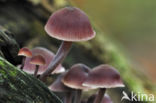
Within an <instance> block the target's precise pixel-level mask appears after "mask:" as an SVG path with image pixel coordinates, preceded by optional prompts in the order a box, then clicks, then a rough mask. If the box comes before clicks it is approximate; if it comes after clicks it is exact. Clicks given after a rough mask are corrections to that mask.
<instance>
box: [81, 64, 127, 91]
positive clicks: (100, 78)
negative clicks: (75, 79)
mask: <svg viewBox="0 0 156 103" xmlns="http://www.w3.org/2000/svg"><path fill="white" fill-rule="evenodd" d="M83 86H88V87H91V88H115V87H124V84H123V82H122V80H121V77H120V74H119V72H118V71H117V70H116V69H115V68H114V67H112V66H109V65H104V64H103V65H100V66H97V67H95V68H93V69H92V70H91V71H90V72H89V75H88V78H87V79H86V80H85V81H84V83H83Z"/></svg>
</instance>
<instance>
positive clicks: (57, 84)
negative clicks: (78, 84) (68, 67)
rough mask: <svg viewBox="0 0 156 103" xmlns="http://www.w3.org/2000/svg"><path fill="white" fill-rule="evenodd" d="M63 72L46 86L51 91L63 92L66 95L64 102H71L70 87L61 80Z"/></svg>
mask: <svg viewBox="0 0 156 103" xmlns="http://www.w3.org/2000/svg"><path fill="white" fill-rule="evenodd" d="M65 73H66V72H65ZM65 73H62V74H61V75H59V77H58V78H57V79H56V80H55V81H54V82H53V83H52V84H51V85H50V86H49V87H48V88H49V89H50V90H51V91H53V92H65V94H66V95H65V98H64V103H71V102H72V89H71V88H68V87H67V86H65V85H64V84H63V83H62V81H61V80H62V78H63V77H64V75H65Z"/></svg>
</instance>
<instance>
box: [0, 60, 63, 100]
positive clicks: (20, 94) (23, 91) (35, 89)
mask: <svg viewBox="0 0 156 103" xmlns="http://www.w3.org/2000/svg"><path fill="white" fill-rule="evenodd" d="M0 91H1V92H0V103H4V102H5V103H61V101H60V99H58V97H57V96H55V95H54V94H53V93H52V92H50V91H49V89H48V88H47V86H45V85H44V84H43V83H42V82H40V81H39V80H38V79H36V78H34V77H33V76H31V75H28V74H26V73H24V72H23V71H21V70H19V69H17V68H16V67H14V66H13V65H11V64H10V63H9V62H7V61H6V60H5V59H3V58H1V57H0Z"/></svg>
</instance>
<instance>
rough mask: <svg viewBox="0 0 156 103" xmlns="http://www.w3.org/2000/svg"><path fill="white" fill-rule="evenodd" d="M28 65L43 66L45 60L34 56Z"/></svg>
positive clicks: (39, 56)
mask: <svg viewBox="0 0 156 103" xmlns="http://www.w3.org/2000/svg"><path fill="white" fill-rule="evenodd" d="M30 63H31V64H34V65H45V59H44V58H43V57H42V56H41V55H35V56H33V57H32V58H31V59H30Z"/></svg>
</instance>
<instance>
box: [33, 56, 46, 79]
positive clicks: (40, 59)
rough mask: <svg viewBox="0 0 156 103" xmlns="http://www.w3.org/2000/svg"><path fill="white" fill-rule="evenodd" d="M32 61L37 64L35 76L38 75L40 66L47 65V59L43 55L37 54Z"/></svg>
mask: <svg viewBox="0 0 156 103" xmlns="http://www.w3.org/2000/svg"><path fill="white" fill-rule="evenodd" d="M30 63H31V64H34V65H35V66H36V68H35V72H34V76H36V77H37V72H38V69H39V66H42V65H45V60H44V58H43V57H42V56H41V55H36V56H33V57H32V58H31V60H30Z"/></svg>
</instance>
